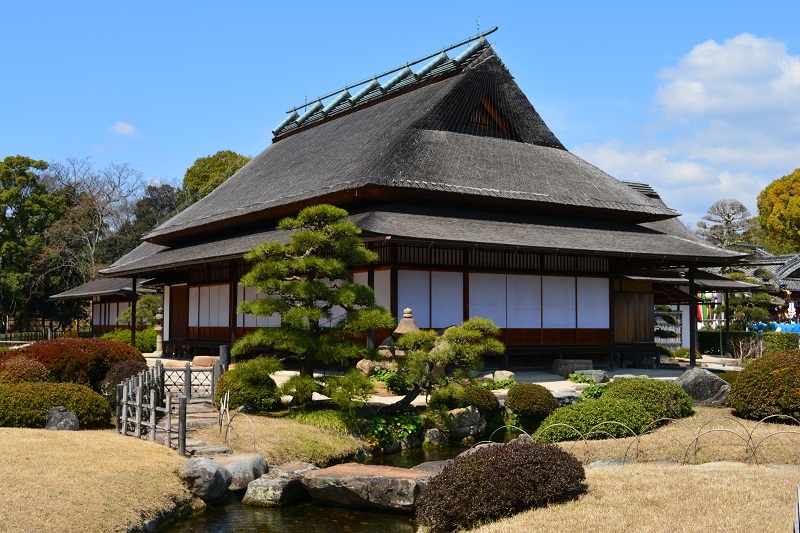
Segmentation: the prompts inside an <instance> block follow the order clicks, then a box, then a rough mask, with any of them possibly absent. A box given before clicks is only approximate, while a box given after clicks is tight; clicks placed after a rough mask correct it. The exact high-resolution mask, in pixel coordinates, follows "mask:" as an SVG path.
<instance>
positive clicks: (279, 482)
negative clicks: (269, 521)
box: [242, 461, 319, 507]
mask: <svg viewBox="0 0 800 533" xmlns="http://www.w3.org/2000/svg"><path fill="white" fill-rule="evenodd" d="M311 470H319V469H318V468H317V467H316V466H314V465H313V464H311V463H303V462H301V461H291V462H289V463H284V464H282V465H279V466H276V467H273V468H272V469H271V470H270V471H269V473H267V474H264V475H263V476H261V477H260V478H258V479H256V480H254V481H252V482H251V483H250V484H249V485H248V486H247V492H246V493H245V495H244V498H243V499H242V503H243V504H244V505H254V506H258V507H274V506H276V505H291V504H293V503H300V502H303V501H307V500H310V499H311V496H309V494H308V492H306V489H305V488H303V484H302V483H301V482H300V475H301V474H302V473H304V472H310V471H311Z"/></svg>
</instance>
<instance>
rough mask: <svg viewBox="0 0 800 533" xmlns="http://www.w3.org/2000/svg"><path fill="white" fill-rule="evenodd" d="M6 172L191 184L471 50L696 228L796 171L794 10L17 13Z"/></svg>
mask: <svg viewBox="0 0 800 533" xmlns="http://www.w3.org/2000/svg"><path fill="white" fill-rule="evenodd" d="M0 16H1V17H2V19H3V21H4V22H3V30H2V31H0V64H2V66H3V68H4V76H3V82H2V84H0V157H5V156H7V155H15V154H23V155H27V156H29V157H33V158H36V159H44V160H46V161H63V160H64V158H65V157H67V156H71V157H76V158H84V157H90V158H91V160H92V162H93V163H94V165H95V167H98V168H101V167H104V166H105V165H107V164H108V163H110V162H115V163H127V164H129V165H130V166H131V167H133V168H134V169H137V170H139V171H141V172H142V174H143V176H144V177H145V178H146V179H149V180H154V181H158V180H160V181H167V182H170V183H179V182H180V180H181V179H182V177H183V173H184V172H185V171H186V168H187V167H189V166H190V165H191V164H192V163H193V162H194V160H195V159H196V158H198V157H202V156H206V155H210V154H213V153H215V152H217V151H218V150H224V149H230V150H234V151H236V152H239V153H242V154H245V155H250V156H253V155H256V154H257V153H258V152H260V151H261V150H263V149H264V148H266V147H267V146H268V145H269V143H270V141H271V138H272V135H271V130H272V129H273V128H274V127H275V126H276V125H277V124H278V123H280V122H281V121H282V120H283V118H284V117H285V115H286V113H285V111H286V110H287V109H289V108H291V107H294V106H295V105H298V104H301V103H303V102H304V100H305V99H306V98H308V100H313V99H315V98H316V97H317V96H322V95H324V94H327V93H329V92H332V91H335V90H337V89H340V88H342V87H343V86H345V85H348V84H351V83H354V82H356V81H359V80H362V79H365V78H367V77H370V76H372V75H374V74H378V73H381V72H384V71H386V70H389V69H391V68H394V67H397V66H400V65H402V64H405V63H406V62H408V61H413V60H415V59H418V58H420V57H423V56H425V55H428V54H430V53H433V52H435V51H437V50H439V49H441V48H443V47H445V46H448V45H450V44H453V43H456V42H458V41H461V40H462V39H464V38H467V37H469V36H471V35H473V34H475V33H476V31H477V28H478V26H479V27H480V29H481V30H482V31H486V30H489V29H490V28H492V27H494V26H499V28H500V29H499V30H498V31H497V32H495V33H494V34H492V35H491V36H490V41H491V42H492V43H493V45H494V46H495V50H496V51H497V53H498V55H499V56H500V58H501V59H502V60H503V61H504V62H505V64H506V65H507V66H508V68H509V69H510V71H511V73H512V74H513V75H514V76H515V78H516V80H517V82H518V83H519V85H520V87H521V88H522V90H523V91H524V92H525V93H526V94H527V96H528V98H529V99H530V100H531V102H532V103H533V105H534V106H535V107H536V109H537V110H538V111H539V113H540V114H541V115H542V117H543V118H544V120H545V122H547V123H548V125H549V126H550V128H551V129H552V130H553V131H554V133H555V134H556V136H557V137H559V139H561V141H562V142H563V143H564V145H565V146H566V147H567V148H568V149H569V150H570V151H572V152H573V153H575V154H577V155H579V156H580V157H582V158H584V159H586V160H587V161H589V162H590V163H592V164H594V165H596V166H598V167H600V168H601V169H603V170H605V171H606V172H608V173H610V174H611V175H613V176H615V177H617V178H619V179H625V180H634V181H643V182H646V183H649V184H650V185H652V186H653V187H655V188H656V189H657V190H658V191H659V192H660V193H661V195H662V197H663V198H664V200H665V201H666V203H667V204H668V205H669V206H670V207H672V208H674V209H676V210H678V211H679V212H681V213H683V214H684V216H683V217H682V220H683V221H684V222H685V223H687V224H689V225H693V224H694V223H695V222H696V221H697V220H699V219H700V217H702V216H703V214H705V212H706V210H707V209H708V207H709V206H710V205H711V204H712V203H714V202H715V201H716V200H719V199H722V198H736V199H738V200H740V201H742V202H743V203H744V204H745V205H747V207H748V208H749V209H750V210H751V212H753V214H755V212H756V205H755V198H756V195H757V194H758V192H759V191H760V190H761V189H763V187H764V186H766V185H767V184H768V183H769V182H771V181H772V180H774V179H776V178H779V177H781V176H783V175H786V174H789V173H790V172H792V171H793V170H794V169H795V168H797V167H800V37H798V35H799V34H800V32H798V29H797V28H798V21H799V20H800V2H798V1H797V0H792V1H783V0H778V1H771V2H764V3H756V2H752V1H750V2H743V1H731V0H728V1H712V0H705V1H702V0H701V1H698V0H694V1H691V2H690V1H683V0H673V1H670V2H643V1H641V0H638V1H630V2H627V1H626V2H570V1H562V2H552V1H548V2H544V1H538V0H536V1H529V2H500V1H496V2H476V1H459V2H450V1H439V2H437V1H432V0H428V1H427V2H421V1H403V2H358V1H351V2H344V3H343V2H326V3H322V2H314V1H306V2H302V3H301V2H272V1H269V2H268V1H260V2H256V1H242V2H225V3H222V2H219V3H214V2H203V1H194V2H180V1H173V2H149V1H140V2H135V3H134V2H108V1H104V2H89V1H85V2H81V1H77V2H60V1H58V2H56V1H52V2H43V1H37V0H27V1H25V2H5V3H4V5H3V6H2V7H0Z"/></svg>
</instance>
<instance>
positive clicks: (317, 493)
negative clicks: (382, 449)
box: [300, 463, 435, 513]
mask: <svg viewBox="0 0 800 533" xmlns="http://www.w3.org/2000/svg"><path fill="white" fill-rule="evenodd" d="M434 475H435V473H434V472H430V471H425V470H419V469H417V470H412V469H408V468H398V467H394V466H381V465H362V464H358V463H346V464H341V465H336V466H332V467H330V468H323V469H321V470H314V471H311V472H305V473H303V474H302V475H301V476H300V481H301V482H302V483H303V486H304V487H305V489H306V491H308V493H309V494H310V495H311V497H312V498H313V499H314V500H315V501H317V502H320V503H322V504H325V505H337V506H340V507H357V508H365V509H375V510H378V511H391V512H402V513H413V512H414V508H415V506H416V503H417V498H418V497H419V495H420V493H421V492H422V489H424V488H425V487H426V486H427V485H428V483H429V482H430V480H431V479H432V478H433V477H434Z"/></svg>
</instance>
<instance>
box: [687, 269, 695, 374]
mask: <svg viewBox="0 0 800 533" xmlns="http://www.w3.org/2000/svg"><path fill="white" fill-rule="evenodd" d="M695 272H696V269H694V268H689V273H688V275H689V367H691V368H694V367H695V366H696V365H697V294H696V290H697V287H696V286H695V284H694V275H695Z"/></svg>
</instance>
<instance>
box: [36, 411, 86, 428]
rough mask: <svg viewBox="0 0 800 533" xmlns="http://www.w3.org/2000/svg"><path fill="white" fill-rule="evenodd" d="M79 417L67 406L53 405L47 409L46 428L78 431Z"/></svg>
mask: <svg viewBox="0 0 800 533" xmlns="http://www.w3.org/2000/svg"><path fill="white" fill-rule="evenodd" d="M78 426H79V423H78V417H77V416H75V413H73V412H72V411H67V408H66V407H63V406H61V405H59V406H58V407H51V408H50V409H49V410H48V411H47V422H45V425H44V429H50V430H55V431H78Z"/></svg>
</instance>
